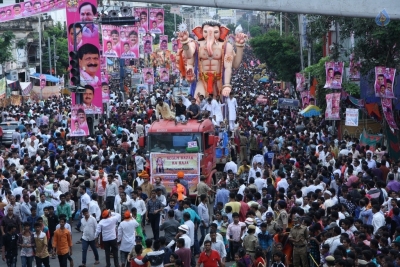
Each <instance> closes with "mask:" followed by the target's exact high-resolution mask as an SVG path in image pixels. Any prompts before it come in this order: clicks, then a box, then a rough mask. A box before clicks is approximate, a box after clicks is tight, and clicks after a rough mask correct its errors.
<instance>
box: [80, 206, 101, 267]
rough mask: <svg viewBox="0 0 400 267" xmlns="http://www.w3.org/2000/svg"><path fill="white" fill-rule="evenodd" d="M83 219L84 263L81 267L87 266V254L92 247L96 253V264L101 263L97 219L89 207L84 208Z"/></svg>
mask: <svg viewBox="0 0 400 267" xmlns="http://www.w3.org/2000/svg"><path fill="white" fill-rule="evenodd" d="M82 215H83V217H82V219H81V229H80V230H81V231H82V238H81V240H82V264H81V265H80V267H85V266H86V255H87V251H88V248H89V246H90V248H91V249H92V251H93V254H94V260H95V262H94V265H98V264H100V262H99V252H98V251H97V246H96V244H97V243H96V238H95V234H96V229H97V220H96V218H95V217H93V216H92V215H90V213H89V211H88V209H83V210H82Z"/></svg>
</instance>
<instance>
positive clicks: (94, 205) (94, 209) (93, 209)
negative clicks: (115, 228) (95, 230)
mask: <svg viewBox="0 0 400 267" xmlns="http://www.w3.org/2000/svg"><path fill="white" fill-rule="evenodd" d="M97 197H98V195H97V194H96V193H93V194H92V200H91V201H90V202H89V214H90V215H92V216H93V217H94V218H96V221H100V216H101V209H100V207H99V203H98V202H97Z"/></svg>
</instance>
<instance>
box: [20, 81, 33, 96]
mask: <svg viewBox="0 0 400 267" xmlns="http://www.w3.org/2000/svg"><path fill="white" fill-rule="evenodd" d="M20 84H21V90H22V95H24V96H27V95H29V94H30V92H31V90H32V88H33V86H32V83H31V82H27V83H20Z"/></svg>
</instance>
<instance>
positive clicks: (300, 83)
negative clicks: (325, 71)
mask: <svg viewBox="0 0 400 267" xmlns="http://www.w3.org/2000/svg"><path fill="white" fill-rule="evenodd" d="M305 87H306V84H305V78H304V74H303V73H296V90H297V91H298V92H302V91H304V89H305Z"/></svg>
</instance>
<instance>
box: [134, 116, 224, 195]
mask: <svg viewBox="0 0 400 267" xmlns="http://www.w3.org/2000/svg"><path fill="white" fill-rule="evenodd" d="M146 139H147V140H144V138H143V137H141V138H139V146H140V147H146V150H147V151H148V153H149V154H150V175H151V182H154V179H155V177H160V178H161V179H162V183H163V184H164V186H165V187H166V188H167V191H168V192H171V190H172V187H173V186H174V183H173V181H174V180H175V179H176V174H177V172H178V171H183V172H184V173H185V178H184V179H186V178H187V179H188V183H189V191H190V192H189V195H191V196H192V197H193V196H194V195H196V194H195V192H193V191H194V190H195V189H196V186H197V184H198V183H199V181H200V175H204V176H206V177H207V180H206V182H207V184H208V185H209V186H212V185H213V184H215V183H216V180H215V179H216V178H215V172H216V164H217V159H216V156H215V155H216V148H217V145H218V140H219V138H218V136H216V135H215V129H214V125H213V124H212V122H211V120H209V119H205V120H203V121H201V122H199V121H197V120H188V122H187V124H180V123H179V124H177V125H176V124H175V121H169V120H160V121H155V122H153V123H152V125H151V126H150V128H149V130H148V135H147V137H146ZM145 141H146V142H145ZM188 144H189V145H188ZM193 144H194V145H197V147H193ZM196 162H197V163H196ZM156 164H160V165H159V166H162V167H156V166H155V165H156ZM195 164H197V167H194V166H195ZM189 165H190V166H189ZM195 169H196V170H195Z"/></svg>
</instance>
